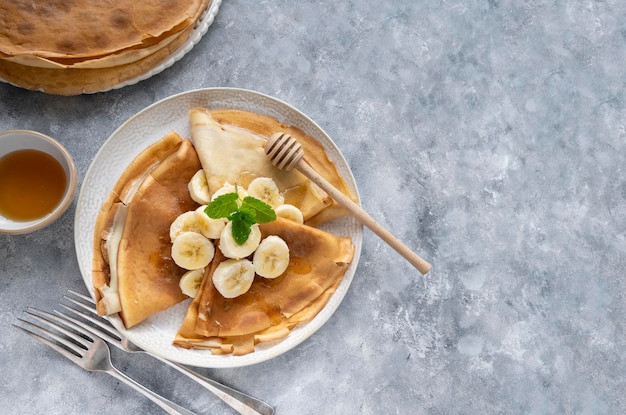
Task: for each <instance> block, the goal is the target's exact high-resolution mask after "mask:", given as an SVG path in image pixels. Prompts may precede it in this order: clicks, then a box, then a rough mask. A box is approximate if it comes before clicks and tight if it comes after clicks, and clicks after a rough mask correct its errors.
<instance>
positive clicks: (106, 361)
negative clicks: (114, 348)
mask: <svg viewBox="0 0 626 415" xmlns="http://www.w3.org/2000/svg"><path fill="white" fill-rule="evenodd" d="M25 313H26V314H27V315H29V316H30V317H31V318H33V319H35V320H37V321H39V322H40V323H42V325H38V324H36V323H34V322H31V321H28V320H24V319H21V318H18V320H19V321H21V322H22V323H23V324H25V325H26V326H29V327H31V329H27V328H25V327H22V326H18V325H16V324H14V326H15V327H17V328H18V329H20V330H23V331H24V332H26V333H27V334H29V335H30V336H31V337H34V338H35V339H37V340H38V341H40V342H41V343H43V344H45V345H47V346H49V347H51V348H52V349H54V350H55V351H57V352H59V353H60V354H61V355H63V356H64V357H66V358H68V359H69V360H71V361H72V362H74V363H76V364H77V365H78V366H80V367H82V368H84V369H87V370H91V371H101V372H105V373H107V374H109V375H111V376H113V377H114V378H116V379H118V380H120V381H122V382H124V383H126V384H127V385H129V386H130V387H132V388H133V389H135V390H136V391H137V392H139V393H141V394H142V395H144V396H145V397H146V398H148V399H150V400H151V401H152V402H154V403H155V404H157V405H158V406H160V407H161V408H163V409H164V410H165V412H167V413H168V414H171V415H195V414H194V413H193V412H191V411H188V410H187V409H185V408H183V407H181V406H179V405H176V404H175V403H174V402H171V401H169V400H167V399H165V398H164V397H162V396H160V395H158V394H156V393H155V392H152V391H151V390H150V389H148V388H146V387H145V386H143V385H141V384H139V383H137V382H136V381H134V380H133V379H131V378H129V377H128V376H126V375H125V374H123V373H122V372H120V371H119V370H118V369H117V368H116V367H114V366H113V364H112V363H111V352H110V350H109V347H108V346H107V344H106V343H105V342H104V341H103V340H102V339H100V338H98V337H97V336H94V335H93V334H90V333H88V332H85V330H83V329H82V328H81V327H79V326H76V325H75V324H73V323H72V322H69V321H65V320H63V319H62V318H60V317H58V316H56V315H54V314H50V313H47V312H45V311H41V310H37V309H35V308H32V307H29V308H28V310H26V311H25ZM57 323H61V324H62V325H65V326H66V327H68V328H71V329H72V330H74V331H75V332H73V331H71V330H67V329H66V328H64V327H63V326H62V325H59V324H57ZM44 325H45V326H47V327H48V328H45V327H44ZM32 328H35V330H38V331H39V332H41V333H44V334H45V335H46V336H47V337H45V336H42V335H41V334H38V333H37V332H35V331H34V330H32ZM77 333H80V334H81V335H79V334H77ZM51 339H52V340H51Z"/></svg>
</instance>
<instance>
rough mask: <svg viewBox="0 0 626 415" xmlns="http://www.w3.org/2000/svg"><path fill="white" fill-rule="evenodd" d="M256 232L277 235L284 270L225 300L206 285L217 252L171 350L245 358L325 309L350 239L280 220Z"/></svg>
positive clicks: (346, 256)
mask: <svg viewBox="0 0 626 415" xmlns="http://www.w3.org/2000/svg"><path fill="white" fill-rule="evenodd" d="M261 232H262V235H263V237H266V236H268V235H278V236H280V237H281V238H282V239H284V240H285V242H287V245H288V246H289V251H290V263H289V266H288V268H287V271H285V273H284V274H283V275H281V276H280V277H278V278H276V279H265V278H262V277H259V276H258V275H257V276H255V280H254V282H253V283H252V287H251V288H250V290H249V291H248V292H247V293H245V294H243V295H241V296H239V297H236V298H230V299H228V298H224V297H222V296H221V294H219V292H218V291H217V290H216V289H215V288H214V286H213V283H212V280H211V277H212V273H213V270H214V269H215V267H216V266H217V264H218V263H219V262H221V261H222V260H223V259H224V258H223V256H221V255H220V253H219V251H218V252H217V253H216V258H215V259H214V261H213V265H212V267H210V268H209V269H208V271H207V272H206V273H205V276H204V279H203V281H202V285H201V288H200V292H199V293H198V295H197V296H196V298H195V299H194V300H193V301H192V303H191V304H190V306H189V309H188V312H187V315H186V318H185V320H184V322H183V325H182V326H181V328H180V330H179V332H178V334H177V336H176V338H175V341H174V343H175V344H176V345H178V346H181V347H189V348H208V349H211V350H212V351H213V352H214V353H219V354H221V353H233V354H234V355H241V354H246V353H250V352H252V351H254V345H255V344H256V343H259V342H261V341H268V340H274V339H277V338H280V337H284V336H286V335H287V334H288V333H289V331H290V330H291V329H292V328H293V327H294V326H296V325H297V324H300V323H303V322H306V321H309V320H310V319H312V318H313V317H314V316H315V315H316V314H317V313H318V312H319V311H320V310H321V309H322V308H323V307H324V305H326V303H327V302H328V299H329V298H330V296H331V295H332V293H334V291H335V289H336V287H337V286H338V285H339V283H340V282H341V279H342V277H343V275H344V274H345V272H346V269H347V267H348V265H349V263H350V261H351V260H352V257H353V254H354V247H353V245H352V241H351V239H350V238H349V237H339V236H336V235H333V234H331V233H328V232H325V231H322V230H320V229H317V228H313V227H310V226H307V225H301V224H298V223H295V222H292V221H288V220H285V219H281V218H278V219H277V220H276V221H273V222H270V223H266V224H263V225H261Z"/></svg>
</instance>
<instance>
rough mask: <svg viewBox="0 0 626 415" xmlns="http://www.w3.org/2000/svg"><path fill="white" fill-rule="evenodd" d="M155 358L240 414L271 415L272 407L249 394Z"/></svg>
mask: <svg viewBox="0 0 626 415" xmlns="http://www.w3.org/2000/svg"><path fill="white" fill-rule="evenodd" d="M156 357H157V359H159V360H161V361H163V362H164V363H167V364H168V365H169V366H171V367H173V368H174V369H176V370H178V371H179V372H180V373H182V374H184V375H186V376H188V377H189V378H190V379H193V380H194V381H196V382H198V383H199V384H200V385H202V386H204V387H205V388H206V389H208V390H209V391H211V392H213V393H214V394H215V395H216V396H217V397H218V398H220V399H221V400H222V401H224V402H225V403H226V404H227V405H229V406H230V407H231V408H233V409H235V410H236V411H238V412H239V413H240V414H241V415H273V414H274V408H272V407H271V406H270V405H268V404H267V403H265V402H263V401H261V400H258V399H256V398H254V397H252V396H250V395H246V394H245V393H243V392H239V391H237V390H235V389H232V388H229V387H228V386H226V385H222V384H221V383H219V382H216V381H214V380H212V379H209V378H206V377H204V376H202V375H200V374H199V373H196V372H194V371H193V370H191V369H189V368H187V367H185V366H183V365H179V364H178V363H174V362H172V361H169V360H167V359H161V358H159V357H158V356H156Z"/></svg>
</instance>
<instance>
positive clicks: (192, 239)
mask: <svg viewBox="0 0 626 415" xmlns="http://www.w3.org/2000/svg"><path fill="white" fill-rule="evenodd" d="M213 255H215V247H214V246H213V242H212V241H210V240H209V239H207V238H206V237H204V236H203V235H202V234H200V233H197V232H183V233H181V234H180V235H178V236H177V237H176V239H174V243H173V244H172V259H173V260H174V262H175V263H176V265H178V266H179V267H181V268H184V269H188V270H192V269H199V268H204V267H206V266H207V265H209V263H210V262H211V261H212V260H213Z"/></svg>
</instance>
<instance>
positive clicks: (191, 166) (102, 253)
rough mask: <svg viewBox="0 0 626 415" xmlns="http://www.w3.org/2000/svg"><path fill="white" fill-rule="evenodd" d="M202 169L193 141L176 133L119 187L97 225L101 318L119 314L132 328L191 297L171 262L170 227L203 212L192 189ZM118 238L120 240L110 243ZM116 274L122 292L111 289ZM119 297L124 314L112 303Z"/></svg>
mask: <svg viewBox="0 0 626 415" xmlns="http://www.w3.org/2000/svg"><path fill="white" fill-rule="evenodd" d="M198 169H200V163H199V161H198V157H197V154H196V152H195V150H194V148H193V146H192V145H191V142H190V141H189V140H184V139H181V138H180V137H179V136H177V135H176V134H175V133H172V134H169V135H168V136H166V137H165V138H163V139H162V140H161V141H159V142H157V143H156V144H154V145H152V146H150V147H148V148H147V149H146V150H145V151H144V152H142V153H141V154H140V155H139V156H138V157H137V158H136V159H135V160H134V161H133V162H132V163H131V165H130V166H129V168H128V169H127V170H126V171H125V172H124V174H123V175H122V177H121V178H120V180H119V181H118V182H117V184H116V186H115V188H114V190H113V192H112V193H111V196H110V198H109V199H108V200H107V202H106V203H105V204H104V206H103V208H102V211H101V213H100V214H99V215H98V218H97V224H96V235H95V238H96V241H95V247H96V249H95V253H94V264H93V265H94V269H93V281H94V287H95V289H96V300H97V302H98V310H99V312H100V314H111V313H114V312H117V311H119V312H120V316H121V318H122V320H123V322H124V325H125V326H126V327H127V328H130V327H132V326H134V325H136V324H138V323H140V322H141V321H143V320H144V319H145V318H147V317H149V316H150V315H152V314H154V313H157V312H159V311H162V310H164V309H166V308H168V307H170V306H172V305H174V304H176V303H178V302H180V301H182V300H184V299H186V298H187V297H186V296H185V295H184V294H182V292H181V290H180V288H179V285H178V284H179V280H180V277H181V276H182V274H183V273H184V271H185V270H183V269H181V268H179V267H178V266H177V265H176V264H174V262H173V260H172V259H171V244H170V238H169V228H170V225H171V223H172V222H173V221H174V219H175V218H176V217H177V216H178V215H180V214H181V213H183V212H186V211H189V210H193V209H195V208H196V207H198V204H197V203H196V202H194V201H193V200H192V199H191V197H190V196H189V192H188V190H187V183H188V182H189V180H190V179H191V177H192V176H193V175H194V174H195V173H196V172H197V171H198ZM120 226H121V229H120V228H119V227H120ZM116 227H117V229H118V232H117V233H116V232H115V229H116ZM115 235H117V238H119V241H118V242H112V243H110V244H107V241H109V242H111V241H113V240H114V239H115ZM113 261H114V263H112V262H113ZM113 272H115V273H116V284H114V285H116V287H117V288H114V287H111V285H110V284H111V279H112V276H113V277H115V275H113ZM115 294H118V298H119V310H116V309H115V308H112V307H111V306H110V304H111V302H110V301H108V299H109V297H111V296H113V297H114V296H115Z"/></svg>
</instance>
